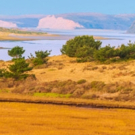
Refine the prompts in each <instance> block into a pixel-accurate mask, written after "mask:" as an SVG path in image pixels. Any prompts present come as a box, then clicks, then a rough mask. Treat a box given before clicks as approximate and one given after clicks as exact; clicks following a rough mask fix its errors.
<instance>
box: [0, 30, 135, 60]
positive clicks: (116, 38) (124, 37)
mask: <svg viewBox="0 0 135 135" xmlns="http://www.w3.org/2000/svg"><path fill="white" fill-rule="evenodd" d="M44 31H46V32H48V33H52V34H59V35H63V38H60V39H53V40H52V39H51V40H47V39H46V40H33V41H0V47H5V48H13V47H15V46H20V47H23V48H24V50H26V51H25V53H24V56H25V58H28V56H30V53H32V54H33V55H34V52H35V51H38V50H39V51H40V50H43V51H45V50H52V52H51V55H52V56H53V55H60V54H61V52H60V49H61V48H62V46H63V45H64V44H65V43H66V41H67V40H68V39H67V37H69V38H70V37H74V36H78V35H93V36H102V37H106V38H108V40H101V41H102V46H106V45H108V44H110V45H111V46H116V47H117V46H119V45H121V44H125V45H127V44H128V42H129V41H131V42H135V35H133V34H127V33H126V32H125V31H116V30H88V29H81V30H79V29H77V30H55V31H54V30H44ZM64 36H65V38H64ZM0 59H1V60H11V59H12V58H11V57H10V56H8V49H0Z"/></svg>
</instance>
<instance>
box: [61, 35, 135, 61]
mask: <svg viewBox="0 0 135 135" xmlns="http://www.w3.org/2000/svg"><path fill="white" fill-rule="evenodd" d="M61 52H62V54H66V55H68V56H69V57H77V62H86V61H92V60H95V61H100V62H116V61H120V60H127V59H135V43H131V42H129V43H128V45H124V44H122V45H121V46H120V47H118V48H115V47H111V46H110V45H107V46H105V47H101V42H100V41H95V40H94V38H93V36H77V37H75V38H74V39H71V40H68V41H67V42H66V44H65V45H63V47H62V49H61Z"/></svg>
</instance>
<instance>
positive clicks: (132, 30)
mask: <svg viewBox="0 0 135 135" xmlns="http://www.w3.org/2000/svg"><path fill="white" fill-rule="evenodd" d="M127 33H131V34H135V21H134V22H133V23H132V25H131V26H130V28H129V29H128V30H127Z"/></svg>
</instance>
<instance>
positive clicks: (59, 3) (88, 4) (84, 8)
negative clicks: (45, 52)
mask: <svg viewBox="0 0 135 135" xmlns="http://www.w3.org/2000/svg"><path fill="white" fill-rule="evenodd" d="M80 12H92V13H103V14H135V0H0V15H26V14H45V15H48V14H63V13H80Z"/></svg>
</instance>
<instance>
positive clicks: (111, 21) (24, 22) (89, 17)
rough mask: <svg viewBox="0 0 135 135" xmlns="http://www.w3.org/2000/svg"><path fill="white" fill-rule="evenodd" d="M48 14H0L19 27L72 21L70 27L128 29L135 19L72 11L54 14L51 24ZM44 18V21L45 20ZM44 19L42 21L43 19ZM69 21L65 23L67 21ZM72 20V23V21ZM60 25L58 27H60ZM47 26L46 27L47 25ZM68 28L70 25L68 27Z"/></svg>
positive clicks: (3, 18)
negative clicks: (60, 20)
mask: <svg viewBox="0 0 135 135" xmlns="http://www.w3.org/2000/svg"><path fill="white" fill-rule="evenodd" d="M47 17H48V15H24V16H0V20H1V21H5V22H10V23H13V24H16V25H17V27H19V28H37V27H38V28H42V27H39V26H41V22H42V26H43V25H44V27H45V23H46V24H47V28H53V26H55V27H56V28H57V27H58V26H59V27H66V26H68V24H69V23H70V25H69V26H70V27H71V26H72V27H73V26H74V28H76V26H77V25H78V26H80V28H82V27H83V28H86V29H112V30H128V29H129V27H130V26H131V24H132V23H133V22H134V20H135V14H121V15H106V14H99V13H71V14H60V15H54V18H55V19H56V20H57V21H56V20H55V21H52V22H51V26H50V25H49V21H50V20H49V19H54V18H51V17H52V16H50V18H48V19H45V18H47ZM58 18H61V19H62V20H63V22H64V23H59V22H58V20H59V19H58ZM43 19H44V21H43ZM41 20H42V21H41ZM64 20H66V21H68V22H66V23H65V21H64ZM71 22H72V23H71ZM59 27H58V28H59ZM45 28H46V27H45ZM67 28H68V27H67Z"/></svg>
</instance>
